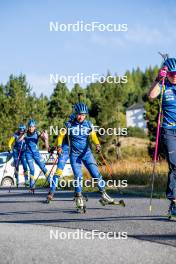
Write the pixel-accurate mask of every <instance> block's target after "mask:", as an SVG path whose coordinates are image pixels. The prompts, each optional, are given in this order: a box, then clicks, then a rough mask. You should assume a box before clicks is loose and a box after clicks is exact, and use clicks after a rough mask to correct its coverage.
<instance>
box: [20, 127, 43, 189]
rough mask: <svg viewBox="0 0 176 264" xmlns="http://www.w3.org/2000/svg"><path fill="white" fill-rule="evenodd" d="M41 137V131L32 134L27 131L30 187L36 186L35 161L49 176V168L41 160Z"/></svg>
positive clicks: (26, 141)
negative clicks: (39, 141) (39, 146)
mask: <svg viewBox="0 0 176 264" xmlns="http://www.w3.org/2000/svg"><path fill="white" fill-rule="evenodd" d="M39 137H40V134H39V132H38V131H35V132H34V133H32V134H31V133H29V132H27V133H26V135H25V138H24V139H25V143H26V160H27V163H28V166H29V170H30V188H34V187H35V171H34V163H33V161H35V163H36V164H37V165H38V166H39V168H40V169H41V171H42V172H43V173H44V174H45V176H46V177H48V172H47V169H46V167H45V164H44V163H43V162H42V161H41V156H40V153H39V150H38V146H37V144H38V140H39Z"/></svg>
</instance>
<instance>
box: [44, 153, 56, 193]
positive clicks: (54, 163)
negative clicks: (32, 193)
mask: <svg viewBox="0 0 176 264" xmlns="http://www.w3.org/2000/svg"><path fill="white" fill-rule="evenodd" d="M57 161H58V156H57V157H56V159H55V160H54V162H53V165H52V168H51V170H50V172H49V174H48V176H47V177H46V180H45V182H44V184H43V185H42V186H41V188H44V187H45V184H46V182H47V181H48V177H49V176H50V175H51V172H52V171H53V169H54V166H55V165H56V163H57Z"/></svg>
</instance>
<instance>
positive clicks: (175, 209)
mask: <svg viewBox="0 0 176 264" xmlns="http://www.w3.org/2000/svg"><path fill="white" fill-rule="evenodd" d="M168 218H169V219H172V218H176V203H175V202H173V201H171V203H170V206H169V210H168Z"/></svg>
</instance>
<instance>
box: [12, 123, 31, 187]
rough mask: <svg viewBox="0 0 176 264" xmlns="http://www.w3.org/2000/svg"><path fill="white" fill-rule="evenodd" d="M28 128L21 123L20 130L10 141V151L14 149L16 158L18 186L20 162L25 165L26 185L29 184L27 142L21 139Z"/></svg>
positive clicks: (17, 182)
mask: <svg viewBox="0 0 176 264" xmlns="http://www.w3.org/2000/svg"><path fill="white" fill-rule="evenodd" d="M25 130H26V126H25V125H23V124H20V125H19V127H18V131H17V132H15V133H14V135H13V136H12V137H11V138H10V140H9V142H8V147H9V151H12V153H13V159H14V165H15V179H16V185H17V187H18V185H19V165H20V163H21V164H22V166H23V170H24V179H25V185H26V186H27V185H28V168H27V162H26V157H25V151H26V143H25V141H24V139H23V140H21V138H22V136H23V135H24V133H25Z"/></svg>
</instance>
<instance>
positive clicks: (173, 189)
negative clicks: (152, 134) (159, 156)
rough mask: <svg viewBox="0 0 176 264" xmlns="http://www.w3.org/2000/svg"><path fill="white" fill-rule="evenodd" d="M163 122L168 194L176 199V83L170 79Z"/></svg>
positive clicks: (163, 106)
mask: <svg viewBox="0 0 176 264" xmlns="http://www.w3.org/2000/svg"><path fill="white" fill-rule="evenodd" d="M162 110H163V122H162V128H161V142H162V144H163V147H164V150H165V154H166V157H167V161H168V164H169V173H168V183H167V190H166V195H167V198H168V199H169V200H171V201H172V200H176V85H174V84H171V83H170V82H169V81H168V80H166V83H165V90H164V94H163V100H162Z"/></svg>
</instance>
